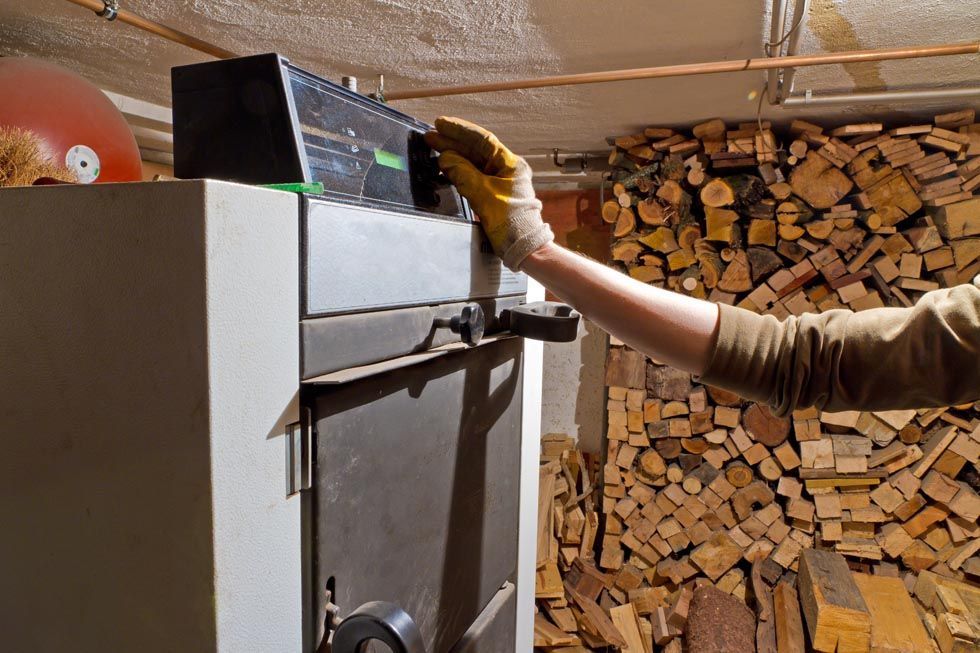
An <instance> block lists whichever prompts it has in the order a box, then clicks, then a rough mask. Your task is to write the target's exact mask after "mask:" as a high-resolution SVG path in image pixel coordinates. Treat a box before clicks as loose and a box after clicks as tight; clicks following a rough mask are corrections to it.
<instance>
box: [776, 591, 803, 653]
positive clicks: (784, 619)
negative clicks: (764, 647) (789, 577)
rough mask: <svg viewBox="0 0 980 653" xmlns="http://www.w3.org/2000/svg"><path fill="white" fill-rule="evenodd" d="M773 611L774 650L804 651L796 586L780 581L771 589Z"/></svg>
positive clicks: (783, 652)
mask: <svg viewBox="0 0 980 653" xmlns="http://www.w3.org/2000/svg"><path fill="white" fill-rule="evenodd" d="M773 611H774V612H775V620H776V650H777V652H778V653H805V648H804V646H805V644H804V637H803V619H802V617H801V616H800V600H799V596H798V595H797V593H796V588H795V587H793V586H792V585H790V584H789V583H787V582H785V581H782V582H779V583H777V584H776V589H775V590H774V591H773Z"/></svg>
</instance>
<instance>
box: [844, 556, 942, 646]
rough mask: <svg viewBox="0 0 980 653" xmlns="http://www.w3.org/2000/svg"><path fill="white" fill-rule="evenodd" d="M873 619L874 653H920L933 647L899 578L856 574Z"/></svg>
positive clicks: (856, 580) (857, 583)
mask: <svg viewBox="0 0 980 653" xmlns="http://www.w3.org/2000/svg"><path fill="white" fill-rule="evenodd" d="M852 576H853V578H854V582H855V584H856V585H857V588H858V591H859V592H860V593H861V596H862V597H863V598H864V603H865V605H866V606H867V608H868V613H869V615H870V618H871V653H920V652H922V651H928V650H930V648H931V641H930V638H929V635H928V634H927V633H926V630H925V628H924V627H923V626H922V622H921V621H920V620H919V616H918V614H917V613H916V611H915V605H914V604H913V603H912V597H910V596H909V593H908V590H906V589H905V584H904V583H903V582H902V581H901V580H900V579H898V578H889V577H887V576H869V575H867V574H858V573H855V574H852Z"/></svg>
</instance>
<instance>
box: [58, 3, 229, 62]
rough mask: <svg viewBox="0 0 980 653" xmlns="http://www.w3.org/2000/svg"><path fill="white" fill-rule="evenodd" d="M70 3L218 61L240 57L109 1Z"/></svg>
mask: <svg viewBox="0 0 980 653" xmlns="http://www.w3.org/2000/svg"><path fill="white" fill-rule="evenodd" d="M68 2H71V3H72V4H76V5H78V6H79V7H85V8H86V9H91V10H92V11H94V12H95V13H96V15H98V16H101V17H103V18H106V19H107V20H110V21H111V20H118V21H120V22H122V23H126V24H127V25H132V26H133V27H136V28H138V29H141V30H144V31H146V32H150V33H151V34H156V35H157V36H160V37H163V38H165V39H167V40H168V41H173V42H174V43H179V44H180V45H183V46H186V47H188V48H192V49H194V50H197V51H198V52H203V53H204V54H209V55H211V56H212V57H216V58H218V59H232V58H234V57H237V56H238V55H237V54H235V53H234V52H232V51H231V50H225V49H224V48H222V47H219V46H217V45H214V44H213V43H208V42H207V41H204V40H201V39H199V38H197V37H196V36H191V35H190V34H186V33H184V32H181V31H180V30H176V29H174V28H172V27H168V26H166V25H164V24H162V23H158V22H156V21H153V20H150V19H148V18H143V17H142V16H140V15H139V14H135V13H133V12H131V11H127V10H125V9H119V8H118V7H117V6H116V4H117V3H116V2H111V1H109V0H68Z"/></svg>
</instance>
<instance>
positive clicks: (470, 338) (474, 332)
mask: <svg viewBox="0 0 980 653" xmlns="http://www.w3.org/2000/svg"><path fill="white" fill-rule="evenodd" d="M434 324H435V326H437V327H449V330H450V331H452V332H453V333H458V334H459V339H460V340H462V341H463V342H465V343H466V344H468V345H476V344H479V343H480V340H482V339H483V331H484V329H486V318H485V317H484V315H483V309H482V308H481V307H480V305H479V304H467V305H466V306H464V307H463V310H461V311H460V312H459V315H454V316H452V317H451V318H449V319H448V320H447V319H446V318H436V319H435V322H434Z"/></svg>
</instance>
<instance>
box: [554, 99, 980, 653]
mask: <svg viewBox="0 0 980 653" xmlns="http://www.w3.org/2000/svg"><path fill="white" fill-rule="evenodd" d="M974 119H975V116H974V113H973V111H970V110H967V111H958V112H955V113H950V114H944V115H940V116H936V117H935V120H934V121H933V122H932V123H929V124H922V125H911V126H901V127H897V128H890V129H889V128H886V127H885V126H884V125H882V124H879V123H868V124H857V125H845V126H843V127H839V128H836V129H832V130H824V129H823V128H821V127H819V126H817V125H814V124H811V123H807V122H803V121H794V122H793V123H792V124H791V125H790V127H789V129H788V131H786V132H785V133H784V132H778V133H777V131H775V130H773V128H772V127H771V125H769V124H768V123H765V122H754V123H746V124H740V125H738V127H737V128H736V129H730V128H729V126H728V125H726V124H725V123H724V122H722V121H721V120H711V121H708V122H705V123H702V124H699V125H696V126H694V128H693V129H692V130H691V133H687V132H680V131H676V130H673V129H666V128H649V129H646V130H645V131H644V132H643V133H641V134H635V135H630V136H624V137H621V138H617V139H615V149H614V150H613V152H612V154H611V155H610V162H611V163H612V164H613V165H614V166H616V172H615V173H614V176H613V197H612V198H611V199H609V200H608V201H606V202H605V203H604V204H603V205H602V216H603V219H604V220H605V221H606V222H608V223H609V224H610V225H611V228H612V230H613V234H614V241H613V244H612V248H611V265H614V266H616V267H619V268H621V269H622V270H623V271H624V272H626V273H628V274H629V275H630V276H632V277H634V278H636V279H639V280H641V281H644V282H646V283H650V284H654V285H657V286H660V287H664V288H669V289H671V290H674V291H676V292H680V293H684V294H688V295H692V296H695V297H700V298H705V299H708V300H710V301H716V302H724V303H727V304H732V305H736V306H740V307H742V308H746V309H748V310H751V311H755V312H757V313H766V314H771V315H774V316H776V317H777V318H779V319H785V318H787V317H788V316H790V315H801V314H803V313H806V312H823V311H826V310H830V309H835V308H850V309H852V310H855V311H861V310H867V309H870V308H874V307H880V306H911V305H912V304H914V302H915V301H916V300H917V299H918V298H919V297H920V296H921V295H922V294H923V293H924V292H927V291H930V290H933V289H937V288H943V287H950V286H954V285H957V284H961V283H969V282H970V281H971V280H972V278H973V277H974V276H976V275H977V274H980V197H974V193H975V192H977V189H978V187H980V124H977V123H975V122H974ZM606 385H607V386H608V405H607V409H608V430H607V440H606V443H607V447H606V451H605V452H604V457H603V459H602V461H601V462H600V461H596V460H591V459H588V458H587V457H585V456H583V454H581V453H580V452H579V451H578V450H577V449H576V448H575V445H574V442H573V441H571V440H570V439H569V438H567V437H565V436H560V435H554V436H548V437H547V438H546V439H545V441H544V443H543V447H544V453H543V458H542V462H543V466H542V476H541V483H542V494H541V502H540V503H539V509H540V513H539V518H541V519H543V520H544V521H539V550H538V577H537V599H538V614H537V615H536V635H535V645H536V646H538V647H541V648H542V649H544V650H554V651H565V652H566V653H573V652H578V651H589V650H606V647H610V646H611V647H614V648H615V649H617V650H623V651H627V652H628V653H639V652H640V651H651V650H665V651H672V652H677V653H679V652H680V651H681V650H682V642H683V649H684V650H688V651H691V652H692V653H707V652H714V651H725V650H736V649H735V648H731V647H733V646H736V644H733V642H742V641H744V639H745V637H747V635H746V633H747V632H749V631H751V632H750V633H749V635H750V636H751V637H752V638H754V640H755V642H756V646H757V648H758V650H759V651H767V652H768V651H776V650H777V646H778V651H780V653H782V652H783V651H801V652H802V651H809V650H814V651H827V652H828V653H833V652H834V651H835V650H836V651H840V652H844V651H855V652H864V653H867V652H868V651H870V650H888V651H891V650H895V651H906V650H907V651H919V650H939V651H941V653H950V652H951V651H975V650H980V648H978V647H980V598H978V597H980V590H978V589H977V586H976V584H975V581H976V580H977V578H978V577H980V557H978V555H977V553H978V550H980V527H978V524H977V519H978V517H980V496H978V494H977V491H978V488H980V475H978V469H977V463H978V460H980V403H978V404H970V405H962V406H953V407H949V408H939V409H923V410H907V411H887V412H859V411H852V412H844V413H827V412H820V411H818V410H816V409H813V408H804V409H800V410H797V411H796V412H795V413H794V414H793V415H792V416H791V418H778V417H776V416H774V415H773V414H772V413H771V412H770V410H769V409H768V408H767V407H765V406H763V405H760V404H755V403H751V402H746V401H743V400H742V399H740V398H739V397H738V396H735V395H733V394H732V393H729V392H726V391H723V390H720V389H718V388H712V387H708V386H704V385H701V384H699V383H697V382H695V381H694V380H693V379H692V378H691V376H690V375H688V374H686V373H683V372H680V371H677V370H675V369H672V368H670V367H668V366H664V365H661V364H659V363H658V362H656V361H652V360H649V359H647V358H646V357H645V356H643V355H642V354H640V353H638V352H636V351H633V350H631V349H629V348H628V347H626V346H624V345H623V344H622V343H619V342H616V341H615V340H613V342H612V343H611V346H610V349H609V353H608V359H607V363H606ZM828 588H833V591H831V589H828ZM709 590H710V591H709ZM726 601H727V603H726ZM695 604H697V605H703V606H704V608H703V609H700V610H698V611H694V610H692V609H691V606H692V605H695ZM801 607H802V609H801ZM719 611H720V612H719ZM714 612H719V613H724V614H725V615H726V616H725V619H726V621H725V626H724V628H722V625H721V624H719V623H714V624H712V623H708V622H705V621H704V620H706V619H708V616H706V615H710V614H713V613H714ZM746 614H747V615H748V618H743V617H745V615H746ZM722 631H724V632H722ZM926 645H928V648H917V647H918V646H926ZM738 646H741V644H738ZM889 647H892V648H889ZM933 647H935V648H933ZM738 650H742V649H741V648H739V649H738Z"/></svg>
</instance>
